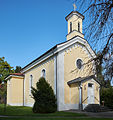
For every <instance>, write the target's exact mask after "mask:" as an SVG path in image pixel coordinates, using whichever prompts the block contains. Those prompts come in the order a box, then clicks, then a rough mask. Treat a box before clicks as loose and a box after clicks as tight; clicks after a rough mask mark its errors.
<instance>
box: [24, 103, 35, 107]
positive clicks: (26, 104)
mask: <svg viewBox="0 0 113 120" xmlns="http://www.w3.org/2000/svg"><path fill="white" fill-rule="evenodd" d="M33 105H34V103H25V105H24V106H28V107H33Z"/></svg>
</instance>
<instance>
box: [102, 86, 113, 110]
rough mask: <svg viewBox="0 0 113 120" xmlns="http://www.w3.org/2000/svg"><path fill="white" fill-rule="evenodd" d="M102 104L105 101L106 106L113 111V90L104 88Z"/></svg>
mask: <svg viewBox="0 0 113 120" xmlns="http://www.w3.org/2000/svg"><path fill="white" fill-rule="evenodd" d="M100 98H101V104H102V101H104V104H105V106H107V107H109V108H111V109H113V88H112V87H110V88H102V89H101V94H100Z"/></svg>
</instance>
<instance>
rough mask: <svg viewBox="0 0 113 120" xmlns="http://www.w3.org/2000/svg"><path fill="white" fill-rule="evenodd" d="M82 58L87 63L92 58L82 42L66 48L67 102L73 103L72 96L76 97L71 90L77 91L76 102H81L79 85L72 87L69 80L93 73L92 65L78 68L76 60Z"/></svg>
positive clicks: (65, 98) (65, 96) (65, 77)
mask: <svg viewBox="0 0 113 120" xmlns="http://www.w3.org/2000/svg"><path fill="white" fill-rule="evenodd" d="M79 58H80V59H82V61H83V63H87V62H88V60H90V56H89V53H88V52H87V50H86V49H85V47H84V46H82V45H80V44H75V45H74V46H72V47H70V48H68V49H67V50H65V54H64V101H65V103H66V104H69V103H73V101H74V100H73V99H70V96H73V97H74V95H73V94H74V93H73V92H71V91H74V92H76V95H75V98H77V100H76V102H75V104H78V103H79V100H78V99H79V90H78V86H76V87H75V88H74V87H70V86H69V85H68V84H67V82H68V81H71V80H73V79H75V78H78V77H86V76H90V75H92V74H93V72H92V69H91V68H92V65H93V63H90V64H89V65H86V66H83V67H82V68H81V69H78V68H77V66H76V60H77V59H79Z"/></svg>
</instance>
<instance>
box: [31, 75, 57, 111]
mask: <svg viewBox="0 0 113 120" xmlns="http://www.w3.org/2000/svg"><path fill="white" fill-rule="evenodd" d="M31 93H32V95H33V99H34V100H35V103H34V106H33V112H34V113H52V112H55V111H56V110H57V104H56V98H55V95H54V91H53V89H52V87H51V86H50V84H49V83H47V81H46V80H45V78H43V77H41V78H40V79H39V81H38V82H37V83H36V89H35V88H34V87H32V90H31Z"/></svg>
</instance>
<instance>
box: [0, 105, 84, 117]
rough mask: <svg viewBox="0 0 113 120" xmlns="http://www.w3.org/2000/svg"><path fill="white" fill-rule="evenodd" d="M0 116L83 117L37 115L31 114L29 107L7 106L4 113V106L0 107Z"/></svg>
mask: <svg viewBox="0 0 113 120" xmlns="http://www.w3.org/2000/svg"><path fill="white" fill-rule="evenodd" d="M0 115H8V116H34V117H50V116H63V117H67V116H70V117H76V116H85V115H84V114H80V113H71V112H55V113H49V114H39V113H33V112H32V108H31V107H24V106H7V107H6V112H4V105H0Z"/></svg>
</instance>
